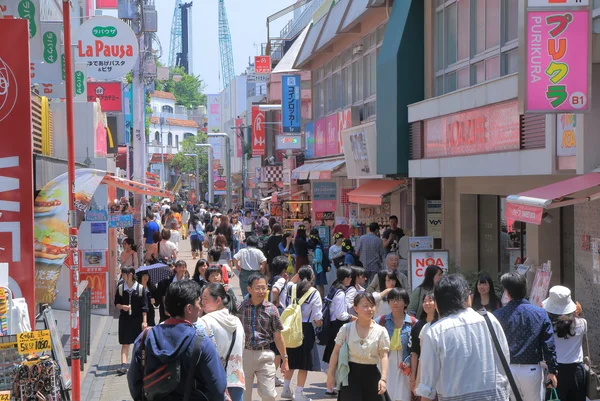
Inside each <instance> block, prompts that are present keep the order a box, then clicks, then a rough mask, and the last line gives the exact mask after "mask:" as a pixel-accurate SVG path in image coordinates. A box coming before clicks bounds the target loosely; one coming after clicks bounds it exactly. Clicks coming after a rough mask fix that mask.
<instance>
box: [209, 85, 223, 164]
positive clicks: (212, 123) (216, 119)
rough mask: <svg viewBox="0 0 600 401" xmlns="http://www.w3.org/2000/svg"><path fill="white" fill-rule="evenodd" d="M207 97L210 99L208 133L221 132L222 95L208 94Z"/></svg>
mask: <svg viewBox="0 0 600 401" xmlns="http://www.w3.org/2000/svg"><path fill="white" fill-rule="evenodd" d="M206 97H207V101H208V133H209V134H210V133H211V132H221V95H219V94H216V95H206ZM215 158H216V157H215Z"/></svg>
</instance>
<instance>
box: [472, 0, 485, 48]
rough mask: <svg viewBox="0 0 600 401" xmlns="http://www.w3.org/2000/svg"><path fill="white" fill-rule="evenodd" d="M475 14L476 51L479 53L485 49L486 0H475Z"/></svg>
mask: <svg viewBox="0 0 600 401" xmlns="http://www.w3.org/2000/svg"><path fill="white" fill-rule="evenodd" d="M472 4H473V8H474V11H473V14H474V15H475V21H474V22H475V24H474V28H475V44H474V45H475V47H474V49H473V50H474V53H475V54H479V53H482V52H483V51H484V50H485V0H484V1H481V0H479V1H474V2H473V3H472Z"/></svg>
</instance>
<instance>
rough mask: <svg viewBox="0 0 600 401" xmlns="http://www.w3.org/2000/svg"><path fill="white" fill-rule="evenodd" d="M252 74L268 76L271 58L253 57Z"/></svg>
mask: <svg viewBox="0 0 600 401" xmlns="http://www.w3.org/2000/svg"><path fill="white" fill-rule="evenodd" d="M254 72H255V73H257V74H270V73H271V56H254Z"/></svg>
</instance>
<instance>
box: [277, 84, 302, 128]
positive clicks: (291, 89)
mask: <svg viewBox="0 0 600 401" xmlns="http://www.w3.org/2000/svg"><path fill="white" fill-rule="evenodd" d="M281 88H282V92H283V93H282V97H281V99H282V106H281V110H282V113H283V119H282V126H283V132H300V75H284V76H282V77H281Z"/></svg>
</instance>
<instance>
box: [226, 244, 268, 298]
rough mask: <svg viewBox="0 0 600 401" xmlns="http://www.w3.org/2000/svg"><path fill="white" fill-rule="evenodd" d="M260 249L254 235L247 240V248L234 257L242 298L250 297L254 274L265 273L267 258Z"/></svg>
mask: <svg viewBox="0 0 600 401" xmlns="http://www.w3.org/2000/svg"><path fill="white" fill-rule="evenodd" d="M257 247H258V238H257V237H256V236H254V235H252V236H250V237H249V238H247V239H246V248H243V249H240V250H239V251H238V253H236V254H235V255H234V256H233V264H234V265H235V268H236V269H237V270H239V272H240V274H239V278H240V290H241V291H242V296H243V297H245V296H246V295H248V279H249V278H250V276H251V275H252V274H253V273H263V274H264V273H265V272H266V269H267V258H266V257H265V255H264V254H263V253H262V251H261V250H260V249H258V248H257Z"/></svg>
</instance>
